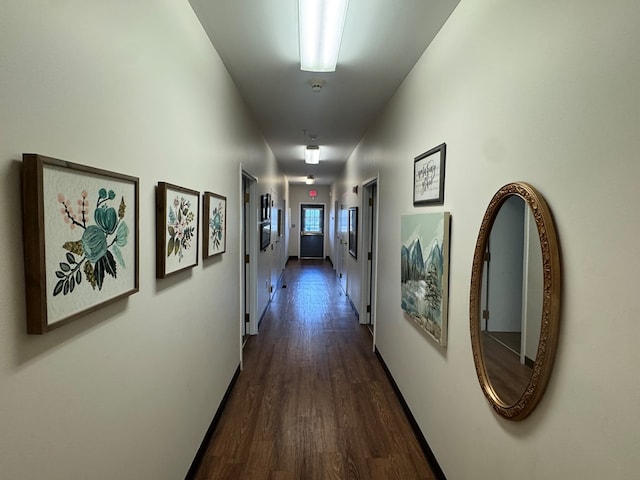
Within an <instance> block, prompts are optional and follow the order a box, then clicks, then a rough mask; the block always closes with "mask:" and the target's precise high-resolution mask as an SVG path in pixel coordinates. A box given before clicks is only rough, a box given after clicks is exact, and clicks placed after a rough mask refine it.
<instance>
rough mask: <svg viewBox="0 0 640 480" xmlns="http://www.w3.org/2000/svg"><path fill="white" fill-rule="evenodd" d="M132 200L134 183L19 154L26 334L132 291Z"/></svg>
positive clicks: (135, 231)
mask: <svg viewBox="0 0 640 480" xmlns="http://www.w3.org/2000/svg"><path fill="white" fill-rule="evenodd" d="M138 200H139V180H138V178H137V177H132V176H129V175H123V174H120V173H114V172H110V171H107V170H102V169H98V168H93V167H88V166H85V165H80V164H77V163H72V162H67V161H64V160H58V159H55V158H50V157H45V156H43V155H37V154H31V153H26V154H24V155H23V189H22V203H23V231H24V256H25V277H26V278H25V280H26V281H25V283H26V297H27V332H28V333H33V334H44V333H47V332H49V331H51V330H52V329H54V328H57V327H60V326H62V325H65V324H66V323H68V322H70V321H72V320H75V319H77V318H79V317H81V316H83V315H86V314H88V313H90V312H93V311H95V310H97V309H99V308H101V307H103V306H105V305H107V304H110V303H113V302H116V301H118V300H120V299H122V298H124V297H127V296H129V295H132V294H134V293H136V292H137V291H138V281H139V271H138V266H139V258H138V255H139V244H138V229H139V227H138V225H139V217H138Z"/></svg>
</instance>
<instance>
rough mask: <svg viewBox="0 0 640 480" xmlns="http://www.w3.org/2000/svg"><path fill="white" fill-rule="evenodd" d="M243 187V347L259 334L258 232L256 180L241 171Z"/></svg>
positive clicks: (241, 261) (241, 270) (241, 322)
mask: <svg viewBox="0 0 640 480" xmlns="http://www.w3.org/2000/svg"><path fill="white" fill-rule="evenodd" d="M240 175H241V185H242V194H241V197H242V209H241V214H242V235H241V238H242V255H241V260H240V263H241V267H240V273H241V277H242V278H241V284H240V287H241V295H240V296H241V299H240V303H241V307H242V309H241V318H240V336H241V342H242V345H243V346H244V344H245V343H246V341H247V339H248V337H249V335H255V334H257V333H258V328H257V319H256V318H255V317H256V312H257V286H256V278H257V245H258V232H257V228H256V225H257V224H258V223H257V222H258V221H257V211H256V209H255V208H252V205H255V204H256V202H255V186H256V182H257V178H256V177H254V176H253V175H251V174H250V173H248V172H246V171H245V170H242V169H241V174H240Z"/></svg>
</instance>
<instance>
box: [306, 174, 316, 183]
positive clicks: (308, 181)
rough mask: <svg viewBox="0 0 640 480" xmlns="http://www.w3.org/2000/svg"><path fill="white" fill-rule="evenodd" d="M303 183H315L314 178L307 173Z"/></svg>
mask: <svg viewBox="0 0 640 480" xmlns="http://www.w3.org/2000/svg"><path fill="white" fill-rule="evenodd" d="M304 183H306V184H307V185H313V184H314V183H316V179H315V177H314V176H313V175H307V178H306V179H305V181H304Z"/></svg>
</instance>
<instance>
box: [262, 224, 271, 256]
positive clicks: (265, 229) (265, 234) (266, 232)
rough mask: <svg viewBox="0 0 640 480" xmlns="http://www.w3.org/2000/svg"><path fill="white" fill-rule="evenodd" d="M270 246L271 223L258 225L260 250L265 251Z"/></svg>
mask: <svg viewBox="0 0 640 480" xmlns="http://www.w3.org/2000/svg"><path fill="white" fill-rule="evenodd" d="M269 245H271V222H270V221H264V222H261V223H260V250H266V249H267V248H269Z"/></svg>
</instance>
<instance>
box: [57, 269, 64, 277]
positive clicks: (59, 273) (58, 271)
mask: <svg viewBox="0 0 640 480" xmlns="http://www.w3.org/2000/svg"><path fill="white" fill-rule="evenodd" d="M56 277H58V278H65V277H66V275H65V274H64V273H63V272H61V271H60V270H56Z"/></svg>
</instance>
